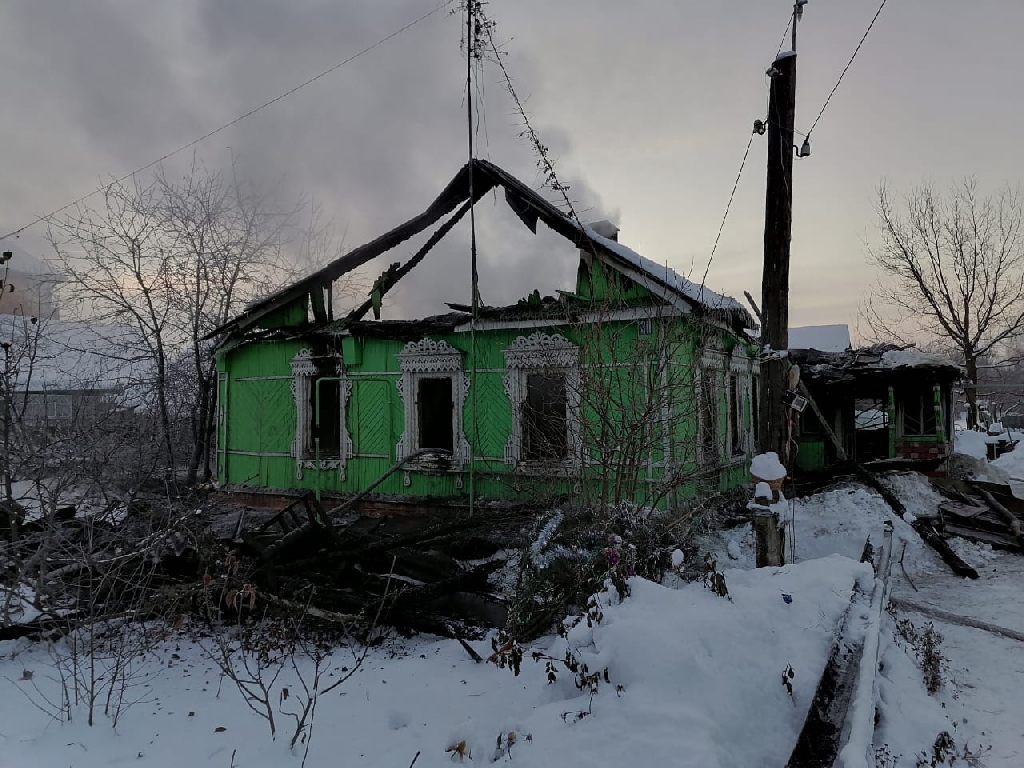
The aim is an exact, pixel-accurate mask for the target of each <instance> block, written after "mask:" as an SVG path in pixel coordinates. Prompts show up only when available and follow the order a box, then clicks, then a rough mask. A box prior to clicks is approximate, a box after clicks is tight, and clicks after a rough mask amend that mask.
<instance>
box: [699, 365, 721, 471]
mask: <svg viewBox="0 0 1024 768" xmlns="http://www.w3.org/2000/svg"><path fill="white" fill-rule="evenodd" d="M715 378H716V377H715V374H714V372H713V371H709V370H705V371H704V372H703V375H702V376H701V377H700V453H701V457H702V458H703V459H704V461H706V462H716V461H718V458H719V456H718V398H717V392H716V391H715Z"/></svg>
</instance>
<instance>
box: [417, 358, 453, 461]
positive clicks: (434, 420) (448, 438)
mask: <svg viewBox="0 0 1024 768" xmlns="http://www.w3.org/2000/svg"><path fill="white" fill-rule="evenodd" d="M416 407H417V409H418V416H419V419H418V426H419V434H418V435H417V443H418V446H419V448H421V449H422V448H437V449H441V450H445V451H448V452H449V453H451V452H452V451H453V450H454V447H455V419H454V410H455V401H454V399H453V398H452V380H451V378H450V377H448V376H445V377H443V378H423V379H419V381H418V391H417V392H416Z"/></svg>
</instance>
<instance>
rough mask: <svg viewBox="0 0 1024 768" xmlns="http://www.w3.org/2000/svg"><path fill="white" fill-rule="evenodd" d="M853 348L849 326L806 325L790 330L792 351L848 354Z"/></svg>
mask: <svg viewBox="0 0 1024 768" xmlns="http://www.w3.org/2000/svg"><path fill="white" fill-rule="evenodd" d="M851 346H852V344H851V342H850V326H848V325H806V326H802V327H799V328H790V329H789V348H790V349H816V350H818V351H819V352H846V351H847V350H848V349H850V347H851Z"/></svg>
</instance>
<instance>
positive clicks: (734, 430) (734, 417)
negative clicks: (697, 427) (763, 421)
mask: <svg viewBox="0 0 1024 768" xmlns="http://www.w3.org/2000/svg"><path fill="white" fill-rule="evenodd" d="M742 418H743V411H742V409H741V408H740V383H739V379H738V378H737V377H736V376H730V377H729V442H730V444H731V445H732V455H733V456H740V455H742V454H743V453H744V450H743V442H742V441H741V440H740V435H741V434H742V430H741V429H740V420H741V419H742Z"/></svg>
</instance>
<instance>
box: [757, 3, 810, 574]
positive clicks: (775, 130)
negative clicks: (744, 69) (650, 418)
mask: <svg viewBox="0 0 1024 768" xmlns="http://www.w3.org/2000/svg"><path fill="white" fill-rule="evenodd" d="M805 4H806V0H797V2H796V3H795V4H794V5H793V50H792V51H788V52H786V53H782V54H780V55H779V56H778V57H777V58H776V59H775V61H774V62H773V63H772V67H771V69H770V70H768V73H769V75H770V76H771V91H770V93H769V97H768V120H767V123H768V126H767V128H768V184H767V191H766V200H765V211H764V272H763V275H762V278H761V313H762V318H761V343H762V344H764V345H767V346H768V347H770V348H771V350H773V351H774V350H784V349H788V348H789V255H790V242H791V240H792V231H793V149H794V144H793V123H794V121H795V115H796V26H797V21H798V20H799V19H800V17H801V15H802V12H803V6H804V5H805ZM787 378H788V377H787V370H786V365H785V363H784V361H783V360H781V359H776V358H774V357H772V358H770V359H769V360H768V361H767V362H766V363H764V364H763V365H762V367H761V387H760V390H759V393H760V396H761V402H760V406H761V407H760V409H759V414H758V415H759V417H760V423H759V424H758V429H759V434H760V449H761V451H762V452H766V451H774V452H776V453H777V454H778V455H779V459H780V460H781V461H782V463H783V465H785V466H787V467H788V464H789V461H790V457H789V429H788V423H789V406H788V405H786V404H785V403H783V400H782V396H783V394H784V393H785V392H786V390H787V389H788V387H787ZM759 509H760V510H763V511H762V512H761V514H757V513H756V512H755V514H754V534H755V540H756V542H757V565H758V567H760V566H765V565H782V563H783V559H784V556H783V537H782V533H781V531H780V529H779V520H778V517H777V515H775V514H774V513H771V512H770V511H769V510H768V508H767V507H759Z"/></svg>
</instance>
